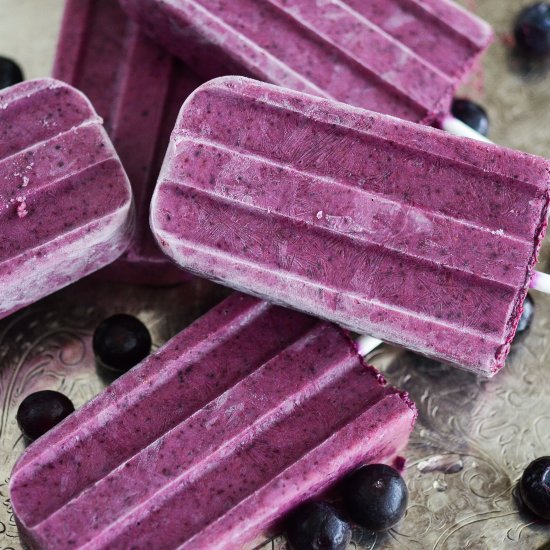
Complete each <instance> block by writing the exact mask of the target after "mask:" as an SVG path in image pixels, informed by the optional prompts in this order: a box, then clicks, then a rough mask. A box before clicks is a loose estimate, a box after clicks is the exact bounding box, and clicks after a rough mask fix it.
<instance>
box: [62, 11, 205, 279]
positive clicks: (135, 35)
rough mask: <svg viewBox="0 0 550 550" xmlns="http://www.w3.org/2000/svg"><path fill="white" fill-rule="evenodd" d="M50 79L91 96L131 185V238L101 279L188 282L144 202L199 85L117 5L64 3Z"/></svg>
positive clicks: (189, 70)
mask: <svg viewBox="0 0 550 550" xmlns="http://www.w3.org/2000/svg"><path fill="white" fill-rule="evenodd" d="M53 75H54V77H55V78H58V79H60V80H63V81H65V82H68V83H69V84H71V85H73V86H75V87H77V88H78V89H80V90H82V91H83V92H84V93H85V94H86V95H87V96H88V97H89V98H90V100H91V101H92V103H93V105H94V107H95V109H96V110H97V112H98V113H99V115H100V116H102V117H103V119H104V121H105V128H106V130H107V132H108V134H109V135H110V137H111V139H112V140H113V144H114V146H115V148H116V150H117V152H118V154H119V155H120V158H121V160H122V163H123V165H124V167H125V169H126V172H127V174H128V177H129V178H130V182H131V184H132V189H133V193H134V199H135V203H136V230H135V236H134V239H133V241H132V244H131V245H130V247H129V248H128V250H127V251H126V252H125V253H124V255H123V256H122V257H121V258H120V259H119V260H118V261H117V262H116V263H114V264H113V265H111V266H109V267H108V268H107V269H106V270H103V271H102V272H101V275H102V276H103V277H106V278H110V279H115V280H119V281H124V282H131V283H144V284H153V285H159V284H171V283H175V282H178V281H181V280H185V279H188V278H189V275H188V274H187V273H185V272H184V271H183V270H181V269H179V268H177V267H176V266H175V265H174V264H173V263H172V262H170V261H169V260H168V259H167V258H166V256H164V254H162V253H161V252H160V250H159V248H158V246H157V244H156V242H155V240H154V239H153V237H152V235H151V231H150V229H149V203H150V200H151V195H152V193H153V188H154V186H155V182H156V179H157V176H158V173H159V170H160V166H161V163H162V159H163V158H164V154H165V152H166V147H167V145H168V140H169V137H170V132H171V131H172V129H173V127H174V123H175V121H176V117H177V114H178V111H179V109H180V107H181V105H182V103H183V101H184V100H185V98H186V97H187V96H188V95H189V93H190V92H191V91H193V90H194V89H195V88H196V87H197V86H199V85H200V84H201V83H202V82H203V81H202V80H201V79H200V78H199V77H198V76H197V75H196V74H195V73H194V72H193V71H192V70H191V69H190V68H189V67H187V66H185V65H184V64H183V63H182V62H180V61H179V60H178V59H176V58H175V57H173V56H172V55H170V54H169V53H168V52H166V51H165V50H164V49H163V48H161V47H159V46H157V45H156V44H155V43H153V42H152V41H151V40H150V39H149V38H147V37H146V36H145V35H144V34H143V33H141V32H140V31H139V29H138V27H137V25H136V24H135V23H134V22H133V21H132V20H131V19H129V18H128V16H127V15H126V14H125V13H124V12H123V11H122V9H121V8H120V7H119V5H118V2H117V1H116V0H67V2H66V4H65V12H64V17H63V23H62V26H61V33H60V36H59V41H58V45H57V52H56V58H55V65H54V69H53Z"/></svg>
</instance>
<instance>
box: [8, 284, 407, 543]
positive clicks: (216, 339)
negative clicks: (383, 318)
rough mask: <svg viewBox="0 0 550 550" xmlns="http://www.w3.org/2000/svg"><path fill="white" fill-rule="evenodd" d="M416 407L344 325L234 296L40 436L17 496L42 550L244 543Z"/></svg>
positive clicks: (376, 456)
mask: <svg viewBox="0 0 550 550" xmlns="http://www.w3.org/2000/svg"><path fill="white" fill-rule="evenodd" d="M415 417H416V410H415V407H414V405H413V404H412V403H411V402H410V400H409V399H408V397H407V396H406V394H403V393H400V392H398V391H397V390H396V389H394V388H391V387H389V386H386V385H385V383H384V380H383V378H382V376H381V375H380V374H378V373H377V372H376V371H375V369H374V368H372V367H370V366H368V365H366V364H365V363H364V362H363V360H362V359H361V357H360V356H359V355H358V354H357V352H356V349H355V345H354V344H353V342H352V341H351V340H350V339H349V338H348V337H347V336H346V335H345V334H344V333H343V331H342V330H340V329H338V328H337V327H335V326H334V325H331V324H327V323H324V322H322V321H318V320H316V319H313V318H311V317H307V316H305V315H302V314H300V313H298V312H294V311H290V310H286V309H283V308H279V307H277V306H273V305H270V304H267V303H265V302H261V301H259V300H257V299H255V298H251V297H248V296H243V295H237V294H236V295H234V296H232V297H230V298H229V299H227V300H226V301H225V302H223V303H222V304H220V305H219V306H217V307H216V308H214V309H213V310H212V311H211V312H209V313H208V314H206V315H205V316H204V317H202V318H201V319H199V320H198V321H197V322H195V323H194V324H193V325H191V326H190V327H189V328H187V329H186V330H184V331H183V332H181V333H180V334H179V335H178V336H176V337H175V338H173V339H172V340H171V341H170V342H168V343H167V344H166V345H165V346H164V347H163V348H161V349H160V350H159V351H158V352H157V353H155V354H154V355H152V356H150V357H149V358H148V359H146V360H145V361H144V362H143V363H142V364H141V365H139V366H138V367H136V368H134V369H133V370H132V371H130V372H129V373H127V374H126V375H124V376H123V377H121V378H120V379H119V380H118V381H117V382H115V383H114V384H113V385H111V386H110V387H109V388H107V389H106V390H105V391H104V392H103V393H102V394H100V395H99V396H98V397H97V398H96V399H94V400H93V401H91V402H90V403H88V404H87V405H85V406H84V407H83V408H82V409H81V410H79V411H77V412H76V413H74V414H73V415H71V416H70V417H69V418H67V419H66V420H65V421H64V422H63V423H62V424H60V425H59V426H57V427H56V428H55V429H53V430H52V431H51V432H50V433H48V434H46V435H45V436H43V437H42V438H40V439H38V440H37V441H36V442H35V443H34V444H33V445H32V446H31V447H30V448H29V449H28V450H27V452H26V453H25V454H24V455H23V457H22V458H21V459H20V461H19V462H18V463H17V465H16V466H15V469H14V471H13V474H12V477H11V485H10V494H11V502H12V504H13V507H14V513H15V517H16V519H17V522H18V525H19V527H20V531H21V533H22V535H23V537H24V539H25V541H26V542H27V544H28V545H29V546H30V548H32V549H39V548H40V549H50V548H52V549H55V550H63V549H68V548H76V547H78V548H80V549H82V550H84V549H92V548H93V549H94V550H100V549H105V550H107V549H111V548H127V547H135V548H162V549H163V550H170V549H173V548H192V549H195V550H196V549H203V548H204V549H208V550H213V549H220V550H221V549H224V550H227V549H232V548H235V549H236V548H240V547H241V545H242V544H244V543H246V542H249V541H251V540H252V539H254V538H255V537H256V536H258V535H259V534H261V533H262V532H264V531H265V530H266V529H267V528H269V527H270V526H271V525H273V523H274V522H276V521H277V520H279V519H280V518H281V517H282V516H284V515H285V514H286V513H287V512H288V511H289V510H290V509H291V508H293V507H295V506H297V505H299V504H300V503H301V502H303V501H304V500H307V499H308V498H311V497H312V496H314V495H317V494H319V493H321V492H323V491H324V490H325V489H327V488H328V487H329V486H330V485H331V484H332V483H333V482H334V481H336V480H337V479H338V478H339V477H341V476H342V475H344V474H345V473H347V472H349V471H350V470H352V469H354V468H355V467H357V466H358V465H359V464H361V463H364V462H373V461H374V462H383V461H389V460H391V459H392V458H393V457H394V456H395V454H396V453H398V452H399V451H400V450H401V449H402V448H403V447H404V446H405V445H406V443H407V440H408V437H409V434H410V432H411V430H412V426H413V423H414V420H415Z"/></svg>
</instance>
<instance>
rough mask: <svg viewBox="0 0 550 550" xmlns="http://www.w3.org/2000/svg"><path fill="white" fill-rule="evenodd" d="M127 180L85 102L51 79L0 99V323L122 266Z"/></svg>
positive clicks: (129, 211) (129, 210)
mask: <svg viewBox="0 0 550 550" xmlns="http://www.w3.org/2000/svg"><path fill="white" fill-rule="evenodd" d="M133 219H134V218H133V207H132V195H131V189H130V184H129V182H128V178H127V177H126V174H125V172H124V170H123V168H122V165H121V163H120V160H119V158H118V156H117V154H116V152H115V150H114V148H113V146H112V144H111V142H110V141H109V138H108V136H107V134H106V133H105V130H104V129H103V126H102V125H101V119H100V118H99V117H98V116H97V114H96V113H95V112H94V110H93V108H92V106H91V104H90V102H89V101H88V99H87V98H86V97H85V96H84V95H82V94H81V93H80V92H78V91H77V90H75V89H74V88H72V87H70V86H68V85H67V84H64V83H62V82H59V81H56V80H52V79H41V80H33V81H29V82H24V83H22V84H18V85H16V86H12V87H11V88H7V89H5V90H2V91H0V228H1V234H2V239H1V240H0V280H1V281H2V292H0V318H2V317H5V316H6V315H9V314H10V313H12V312H14V311H16V310H18V309H20V308H22V307H23V306H25V305H27V304H30V303H32V302H34V301H36V300H38V299H40V298H42V297H44V296H46V295H47V294H50V293H52V292H54V291H56V290H58V289H60V288H62V287H64V286H65V285H68V284H70V283H72V282H74V281H76V280H78V279H80V278H82V277H84V276H85V275H88V274H89V273H92V272H93V271H96V270H98V269H100V268H102V267H104V266H105V265H107V264H109V263H110V262H112V261H113V260H115V259H116V258H118V257H119V256H120V255H121V254H122V253H123V252H124V250H125V249H126V247H127V246H128V243H129V240H130V237H131V233H132V229H133Z"/></svg>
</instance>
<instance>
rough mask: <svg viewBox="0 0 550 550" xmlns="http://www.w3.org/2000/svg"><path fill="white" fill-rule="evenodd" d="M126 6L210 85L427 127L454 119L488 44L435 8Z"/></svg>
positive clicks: (461, 20)
mask: <svg viewBox="0 0 550 550" xmlns="http://www.w3.org/2000/svg"><path fill="white" fill-rule="evenodd" d="M121 3H122V5H123V7H124V8H125V9H126V10H127V11H128V13H129V14H130V15H131V16H132V17H134V18H135V19H136V20H138V21H139V23H140V24H141V25H142V26H143V28H144V29H145V32H147V33H148V34H150V35H151V36H154V38H155V39H156V40H158V41H159V42H160V43H161V44H163V45H164V46H165V47H166V48H167V49H169V50H170V51H172V52H173V53H174V54H175V55H178V56H179V57H181V58H182V59H184V60H185V61H186V62H187V63H189V64H190V65H191V66H194V67H196V68H197V70H199V71H203V72H202V76H203V77H205V78H212V77H217V76H220V75H223V74H240V75H246V76H252V77H254V78H258V79H260V80H265V81H266V82H271V83H274V84H278V85H281V86H285V87H289V88H293V89H296V90H299V91H304V92H308V93H312V94H315V95H318V96H321V97H325V98H334V99H337V100H339V101H343V102H345V103H349V104H352V105H356V106H359V107H363V108H367V109H369V108H370V109H373V110H377V111H380V112H385V113H388V114H392V115H395V116H398V117H400V118H403V119H408V120H414V121H417V122H424V123H432V122H434V121H436V120H437V119H438V118H439V117H440V115H442V114H445V113H448V111H449V108H450V102H451V100H452V96H453V92H454V90H455V88H456V86H457V84H458V82H459V80H460V79H461V78H462V76H463V75H464V74H465V73H466V72H467V71H468V70H469V69H470V67H471V66H472V64H473V63H474V62H475V60H476V59H477V57H478V55H479V54H480V53H481V52H482V51H483V50H484V49H485V48H486V47H487V45H488V43H489V41H490V38H491V31H490V29H489V27H488V26H487V25H486V24H485V23H482V22H481V21H480V20H478V19H477V18H474V17H468V16H467V15H466V14H465V13H464V12H461V11H459V10H457V9H455V8H453V6H452V5H451V4H449V3H445V4H444V6H445V7H444V9H443V8H441V12H442V13H441V14H438V13H436V12H435V11H434V10H433V9H431V8H432V6H430V3H429V2H426V3H425V5H424V3H422V2H406V1H396V2H393V1H392V2H390V3H389V4H390V6H385V3H384V2H377V3H376V5H373V6H370V5H369V6H364V5H363V4H365V3H364V2H363V3H360V2H357V1H354V0H331V1H327V2H316V1H315V0H293V1H292V2H289V1H285V0H234V1H233V2H231V3H230V4H225V3H223V2H220V1H219V0H163V1H159V0H122V1H121ZM366 4H374V3H371V2H368V3H366ZM378 4H380V5H378ZM243 13H247V17H246V18H243V17H242V14H243ZM440 16H441V17H445V16H447V17H448V18H449V21H439V17H440ZM455 20H456V22H455ZM468 32H470V33H472V35H473V38H472V39H470V38H467V36H466V35H467V33H468ZM435 51H437V54H436V53H435Z"/></svg>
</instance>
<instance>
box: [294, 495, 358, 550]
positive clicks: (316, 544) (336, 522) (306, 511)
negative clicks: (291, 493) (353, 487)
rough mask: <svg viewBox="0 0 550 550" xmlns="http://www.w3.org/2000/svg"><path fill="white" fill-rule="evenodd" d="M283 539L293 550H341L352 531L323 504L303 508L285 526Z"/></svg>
mask: <svg viewBox="0 0 550 550" xmlns="http://www.w3.org/2000/svg"><path fill="white" fill-rule="evenodd" d="M286 537H287V540H288V543H289V545H290V547H291V548H292V549H293V550H344V549H345V548H346V546H347V544H348V543H349V541H350V540H351V527H350V526H349V525H348V524H347V523H346V522H345V521H343V520H342V519H341V518H340V517H339V516H338V513H337V512H336V510H335V509H334V508H333V507H332V506H330V505H328V504H326V503H324V502H309V503H307V504H304V505H303V506H301V507H300V508H298V510H296V512H294V514H292V515H291V517H290V518H289V520H288V522H287V529H286Z"/></svg>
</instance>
